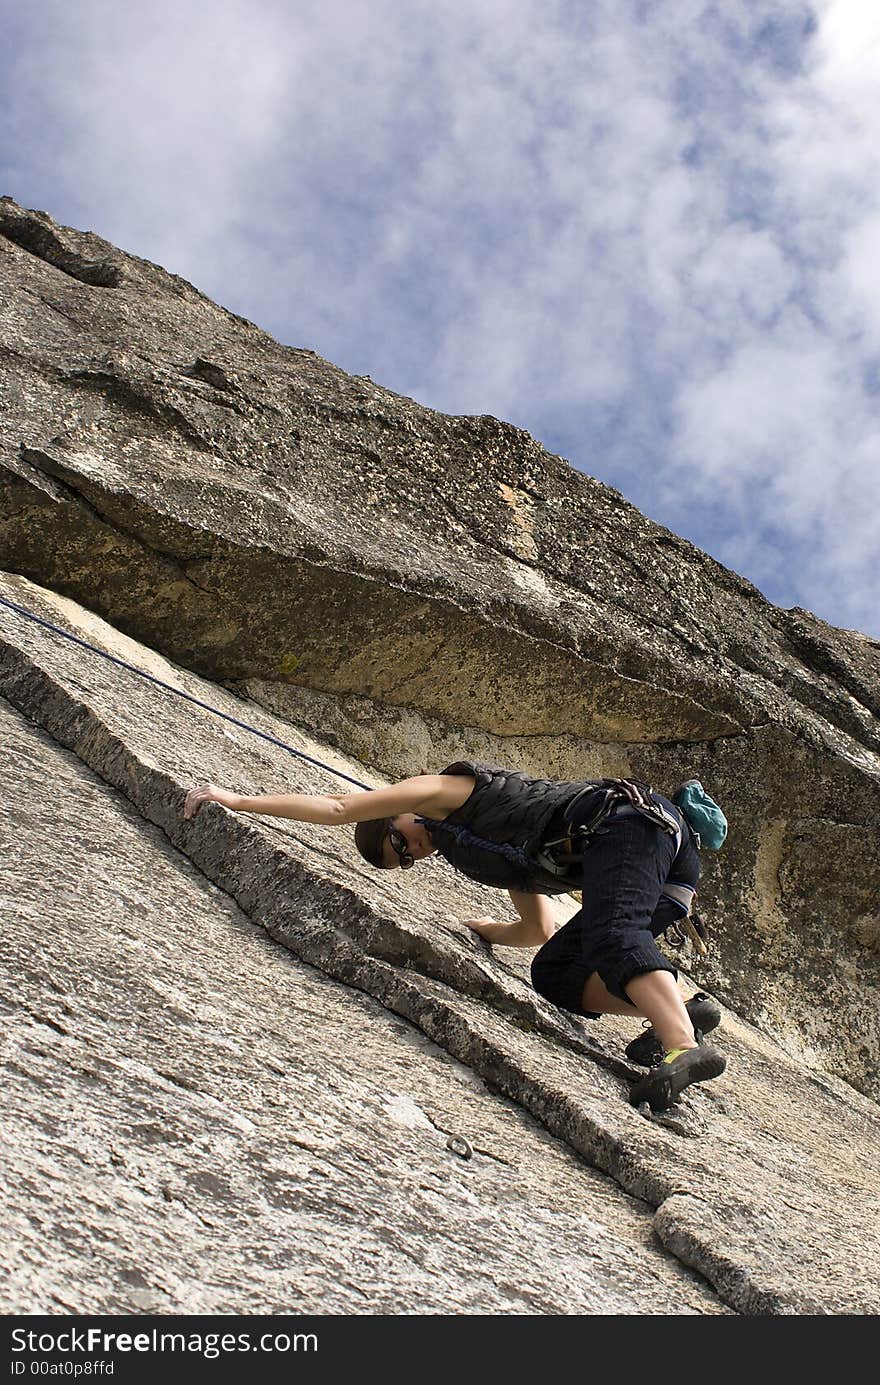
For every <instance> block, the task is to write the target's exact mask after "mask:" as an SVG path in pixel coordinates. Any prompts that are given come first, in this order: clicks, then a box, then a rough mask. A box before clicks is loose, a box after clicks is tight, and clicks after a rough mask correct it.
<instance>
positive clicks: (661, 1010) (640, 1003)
mask: <svg viewBox="0 0 880 1385" xmlns="http://www.w3.org/2000/svg"><path fill="white" fill-rule="evenodd" d="M624 990H625V991H626V993H627V995H628V996H629V997H630V999H631V1000H632V1002H633V1004H634V1005H635V1006H636V1008H637V1009H638V1010H641V1011H642V1013H643V1014H644V1015H647V1017H648V1019H649V1020H650V1021H651V1023H652V1024H653V1026H654V1028H655V1029H656V1031H657V1033H658V1035H659V1036H660V1042H661V1043H662V1045H663V1047H664V1048H665V1049H666V1051H667V1052H668V1051H669V1049H671V1048H696V1047H697V1040H696V1037H695V1035H694V1026H693V1025H692V1024H691V1021H690V1016H689V1015H688V1012H687V1010H686V1009H685V1008H684V1001H683V1000H682V998H681V991H680V990H679V989H678V985H677V983H676V980H675V977H674V976H673V975H672V972H671V971H644V972H641V973H640V975H639V976H634V977H633V978H632V980H631V981H628V982H627V984H626V986H625V987H624Z"/></svg>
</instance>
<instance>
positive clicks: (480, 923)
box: [463, 890, 556, 947]
mask: <svg viewBox="0 0 880 1385" xmlns="http://www.w3.org/2000/svg"><path fill="white" fill-rule="evenodd" d="M509 894H510V898H511V901H512V903H513V907H514V909H515V910H516V912H517V913H518V914H519V918H518V919H516V920H515V921H514V922H513V923H496V922H495V920H494V919H489V918H484V919H464V920H463V922H464V923H465V924H466V926H467V927H468V928H472V929H473V931H474V932H475V933H479V935H480V937H481V938H485V940H486V942H487V943H499V944H500V945H501V946H502V947H541V946H542V945H543V944H544V943H546V942H547V940H548V938H552V937H553V934H554V932H555V931H556V922H555V919H554V917H553V910H552V907H551V905H550V901H549V899H548V898H547V896H546V895H543V894H525V893H523V892H522V891H521V890H510V891H509Z"/></svg>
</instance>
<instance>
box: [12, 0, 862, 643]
mask: <svg viewBox="0 0 880 1385" xmlns="http://www.w3.org/2000/svg"><path fill="white" fill-rule="evenodd" d="M21 13H22V18H21V19H20V20H19V27H20V28H21V29H23V30H24V32H25V34H26V35H29V38H26V41H25V42H24V43H23V44H22V45H21V52H20V55H19V61H18V64H17V66H16V67H15V68H14V69H13V70H12V71H10V73H9V74H8V80H7V82H6V91H7V102H8V105H9V107H10V108H11V110H12V111H13V121H12V124H11V126H10V128H11V130H12V131H13V133H14V134H15V136H16V138H18V139H19V140H20V141H21V144H22V149H23V155H22V157H21V158H20V159H19V161H18V164H17V166H14V167H13V168H12V182H13V185H12V186H10V187H9V188H8V190H9V191H10V192H12V193H13V195H20V194H21V200H28V197H29V196H31V193H30V191H29V190H30V189H32V190H33V199H32V201H33V203H35V204H36V205H44V206H46V207H47V209H48V210H50V211H52V212H53V214H55V215H58V216H61V217H62V219H68V220H70V221H72V222H73V223H74V224H78V225H86V226H89V227H90V228H92V229H95V230H98V231H100V232H101V233H102V234H104V235H107V236H108V237H109V238H111V239H113V240H115V241H116V242H117V243H119V244H121V245H123V246H125V247H126V248H128V249H131V250H134V251H135V252H136V253H140V254H144V255H147V256H148V257H149V258H151V259H155V260H158V261H160V262H162V263H164V264H166V265H167V266H168V267H169V268H171V269H173V270H174V271H175V272H177V273H180V274H183V275H185V276H186V277H188V278H191V279H192V280H194V281H195V282H196V283H197V284H198V285H199V287H201V288H203V289H204V290H205V291H206V292H209V293H211V294H212V295H213V296H215V297H217V298H218V299H219V300H220V301H221V302H224V303H227V304H228V305H229V306H232V307H234V308H235V309H236V311H239V312H244V313H246V315H247V316H249V317H251V318H253V319H255V320H257V321H259V322H261V324H262V325H265V326H267V327H268V328H269V329H270V330H272V331H274V332H275V333H276V335H278V336H280V337H281V338H282V339H283V340H287V341H290V342H292V343H293V344H295V345H307V346H313V347H315V348H316V349H318V350H319V351H321V352H322V353H323V354H325V355H327V356H329V357H330V358H331V359H334V360H336V361H338V362H339V363H340V364H342V365H344V366H346V367H347V368H349V369H352V370H357V371H362V372H368V373H370V374H371V375H372V376H373V377H374V378H375V379H378V380H380V381H382V382H383V383H385V384H388V385H389V386H390V387H392V388H394V389H396V390H399V391H401V392H404V393H411V394H414V395H415V396H416V397H417V398H419V399H421V400H422V401H423V402H425V403H427V404H431V405H433V406H434V407H439V408H444V409H447V410H449V411H454V412H477V413H487V412H488V413H495V414H497V415H499V416H501V417H506V418H510V419H511V420H512V421H514V422H516V423H518V424H519V425H521V426H523V427H527V428H529V430H530V431H531V432H533V433H534V434H535V435H536V436H538V437H542V438H545V439H552V440H553V445H554V446H555V447H556V448H558V450H561V451H563V452H564V453H565V455H568V456H569V457H571V458H572V460H574V461H575V462H576V463H577V464H580V465H584V466H585V467H586V468H587V469H588V470H591V471H593V472H594V473H595V474H598V475H600V476H601V477H602V478H603V479H606V480H608V481H610V482H611V483H612V484H614V485H617V486H619V487H620V488H621V489H623V490H624V492H625V493H627V494H629V495H630V496H631V498H633V499H634V500H636V502H637V503H640V504H641V505H642V506H643V508H645V509H647V510H648V511H649V513H653V514H654V515H656V517H658V518H660V519H662V520H663V521H664V522H666V523H670V524H671V525H672V527H676V528H678V529H679V530H680V531H682V532H685V533H687V534H688V536H689V537H692V538H694V539H695V541H697V542H699V543H701V544H702V545H703V546H705V547H709V548H710V550H711V551H713V552H715V553H716V554H717V555H718V556H719V557H721V558H722V560H725V561H731V555H732V556H733V558H734V559H735V561H734V562H733V564H732V565H734V566H740V568H741V570H743V569H742V564H744V563H745V562H746V559H747V560H748V570H747V571H745V572H744V575H746V576H749V577H751V578H752V580H754V581H756V582H757V583H758V584H759V585H762V586H765V587H766V588H767V589H768V591H769V593H770V594H771V596H775V597H776V598H777V599H783V600H796V601H798V602H799V603H800V604H803V605H808V606H813V607H814V608H818V609H819V610H820V613H823V614H825V615H826V617H827V618H830V619H833V620H836V621H839V622H840V623H851V624H858V623H862V624H868V625H870V624H871V623H872V622H873V626H872V628H875V629H876V621H877V616H876V606H877V597H878V590H877V582H878V579H877V576H876V570H875V569H876V568H877V567H878V564H877V562H876V553H877V540H878V532H877V519H876V516H877V514H878V509H880V507H878V503H877V502H878V499H880V496H878V484H880V483H878V442H877V439H878V407H877V395H876V393H873V392H872V389H871V384H872V381H874V380H876V379H877V376H878V371H877V361H876V357H877V355H878V353H880V268H878V264H880V256H878V255H877V253H876V250H875V247H876V245H877V236H878V233H880V106H878V104H877V102H876V96H875V93H876V90H877V80H878V76H880V73H878V67H880V12H878V11H877V10H876V9H875V7H872V6H866V5H864V4H863V3H861V2H860V0H821V3H819V4H817V5H814V6H812V7H811V6H809V5H808V4H807V3H806V2H805V0H804V2H803V3H796V2H795V3H793V0H726V2H725V4H724V6H723V7H719V6H717V4H711V3H709V0H679V3H677V4H676V5H675V6H674V7H668V6H646V5H643V4H641V3H640V0H616V3H611V0H605V2H604V3H595V4H592V5H590V6H583V5H579V4H575V3H573V0H572V2H571V3H564V0H556V3H554V2H553V0H545V2H544V3H539V0H492V2H491V3H489V2H488V0H487V3H485V4H481V5H478V6H477V5H473V4H471V3H469V0H439V2H438V3H433V4H428V3H427V0H421V2H420V3H411V4H407V5H401V4H400V3H399V0H372V3H370V4H369V5H367V4H364V3H359V2H358V0H323V3H320V4H319V3H318V0H299V2H298V3H297V4H296V5H291V4H288V3H285V0H275V2H274V3H270V0H262V3H260V0H256V2H255V0H214V3H210V4H209V3H208V2H207V0H203V2H202V3H195V0H191V3H185V2H184V3H171V0H143V3H142V4H141V5H140V6H138V7H134V6H121V5H114V4H109V3H105V2H104V0H79V3H78V4H77V5H75V6H70V5H68V4H67V3H61V0H51V3H50V2H49V0H46V2H45V3H42V4H40V3H39V0H37V3H36V4H34V5H33V6H31V7H28V8H27V9H25V10H23V11H22V12H21ZM811 18H812V19H813V25H812V27H813V28H814V30H815V31H814V32H812V33H811V32H810V24H811ZM34 113H38V114H36V115H35V114H34ZM872 372H873V373H872Z"/></svg>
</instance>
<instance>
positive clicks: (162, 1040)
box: [0, 577, 880, 1314]
mask: <svg viewBox="0 0 880 1385" xmlns="http://www.w3.org/2000/svg"><path fill="white" fill-rule="evenodd" d="M0 597H2V600H3V602H12V603H14V605H15V606H19V607H21V608H23V609H27V610H28V611H30V612H31V613H32V614H33V615H34V616H36V617H38V618H39V619H40V620H42V621H44V622H46V623H47V624H48V625H51V626H53V627H55V628H56V629H57V630H63V631H66V632H68V633H69V634H71V635H73V636H75V637H76V639H77V640H81V641H85V642H87V644H89V645H91V646H94V648H95V649H100V650H103V651H105V652H106V653H108V654H110V655H111V656H113V658H114V659H117V660H119V659H121V660H123V661H124V662H125V663H126V664H128V665H130V666H131V667H130V668H129V667H124V666H123V665H121V664H120V663H116V662H110V661H109V660H107V659H105V658H103V657H102V656H101V655H100V654H96V653H94V652H92V650H90V649H88V648H84V647H83V645H82V644H80V643H74V642H72V641H70V640H68V639H65V638H64V637H63V636H62V635H60V634H58V633H56V630H55V629H48V628H47V624H43V625H39V624H37V623H36V622H35V621H34V620H33V619H31V618H28V617H23V616H21V615H19V614H17V613H16V612H15V611H12V610H11V609H10V607H9V606H8V605H5V604H0V697H2V698H3V699H5V704H0V705H4V706H5V710H3V711H2V713H0V714H2V721H3V730H2V745H3V748H4V760H5V768H4V773H3V776H2V779H0V784H2V785H3V787H4V790H5V791H6V794H7V797H8V802H6V803H5V804H4V811H3V814H2V817H0V822H2V823H3V830H4V834H5V841H4V849H3V852H2V855H0V893H2V896H3V913H4V919H6V920H8V922H7V924H6V927H5V929H4V945H3V953H2V956H3V971H2V982H0V985H2V991H0V998H2V1004H3V1007H4V1012H5V1015H6V1021H5V1023H4V1032H5V1034H6V1047H5V1055H6V1063H7V1071H6V1074H5V1077H4V1123H3V1130H2V1135H0V1141H2V1143H3V1144H4V1161H3V1162H4V1166H5V1167H6V1168H7V1169H8V1170H10V1174H9V1188H8V1190H7V1192H8V1197H7V1206H8V1207H9V1209H10V1220H9V1225H10V1227H11V1229H12V1234H11V1235H10V1236H9V1237H8V1238H7V1240H6V1241H5V1242H4V1246H3V1248H2V1251H0V1263H3V1265H4V1269H7V1270H8V1276H9V1287H8V1288H7V1289H6V1290H5V1291H4V1294H5V1298H4V1299H3V1305H4V1307H5V1308H6V1309H7V1310H8V1311H37V1310H43V1311H59V1310H60V1311H64V1310H65V1309H66V1310H68V1311H89V1312H123V1311H130V1312H149V1313H161V1312H170V1311H193V1312H195V1311H203V1312H237V1311H241V1312H270V1311H296V1312H319V1313H321V1312H345V1313H353V1312H362V1313H388V1312H392V1313H393V1312H452V1313H456V1312H470V1313H489V1312H493V1313H496V1312H507V1313H566V1312H571V1311H575V1312H580V1313H651V1312H662V1313H681V1312H683V1313H706V1312H708V1313H714V1312H721V1311H726V1310H727V1309H733V1310H734V1311H737V1312H740V1313H748V1314H754V1313H761V1314H764V1313H770V1314H780V1313H781V1314H803V1313H822V1314H827V1313H832V1314H838V1313H858V1314H867V1313H874V1312H876V1311H877V1307H878V1305H880V1195H878V1192H877V1181H876V1175H875V1170H876V1167H877V1162H878V1155H880V1111H878V1108H877V1106H876V1105H875V1104H874V1103H873V1102H871V1101H870V1100H868V1099H867V1098H866V1097H864V1096H862V1095H860V1094H859V1093H858V1092H856V1091H854V1090H853V1089H852V1088H851V1087H850V1086H848V1085H847V1084H846V1083H844V1082H841V1081H839V1080H838V1079H835V1078H833V1077H823V1076H821V1075H819V1074H818V1073H816V1072H815V1071H812V1070H810V1069H808V1068H804V1066H803V1065H802V1064H801V1063H799V1062H798V1061H797V1060H796V1059H794V1058H792V1057H791V1056H790V1055H789V1054H787V1053H786V1052H785V1051H784V1050H783V1049H781V1048H780V1047H779V1046H778V1045H777V1044H775V1043H773V1042H772V1041H771V1040H770V1039H768V1038H767V1037H766V1036H765V1035H762V1034H761V1033H760V1032H759V1031H758V1030H756V1029H754V1028H753V1027H751V1026H750V1025H747V1024H745V1023H743V1022H742V1021H741V1020H739V1019H738V1018H737V1017H736V1015H734V1014H733V1013H732V1012H730V1011H725V1014H724V1021H723V1024H722V1027H721V1029H720V1030H719V1031H718V1038H717V1042H718V1043H719V1045H721V1046H722V1047H723V1048H724V1049H725V1051H726V1052H727V1053H728V1056H729V1060H730V1066H729V1069H728V1071H727V1073H725V1074H724V1076H723V1077H722V1078H720V1079H718V1080H717V1081H715V1082H713V1083H711V1084H707V1085H706V1086H705V1087H701V1088H692V1089H690V1091H689V1092H688V1093H686V1094H685V1097H684V1098H683V1099H682V1101H681V1103H680V1104H679V1106H678V1107H677V1108H675V1110H674V1112H672V1113H670V1114H669V1115H668V1116H667V1117H664V1118H662V1119H661V1118H658V1119H654V1120H649V1119H646V1118H645V1116H643V1115H642V1114H640V1112H639V1111H637V1110H635V1109H633V1108H632V1107H631V1106H630V1105H629V1104H628V1102H627V1100H626V1096H627V1086H628V1083H629V1082H631V1081H632V1080H633V1079H634V1078H635V1076H636V1075H637V1073H636V1071H635V1070H634V1069H632V1068H631V1067H630V1066H629V1065H628V1063H627V1062H626V1059H625V1057H624V1053H623V1050H624V1047H625V1045H626V1043H627V1042H628V1040H629V1039H630V1038H631V1037H632V1035H633V1033H634V1032H637V1031H638V1024H637V1022H636V1021H633V1020H625V1019H614V1018H611V1017H607V1018H606V1019H604V1020H602V1021H601V1022H599V1023H596V1024H593V1025H590V1024H588V1023H587V1022H585V1021H584V1022H580V1021H578V1020H576V1019H574V1018H573V1017H570V1016H567V1015H565V1014H564V1013H563V1012H561V1011H558V1010H556V1009H555V1007H553V1006H551V1005H549V1004H547V1003H546V1002H545V1001H543V1000H542V999H541V998H540V997H539V996H537V995H536V993H535V992H534V991H533V990H532V988H531V986H530V985H529V983H528V971H527V967H528V961H529V956H530V954H529V953H528V952H523V951H520V950H509V949H500V948H499V949H496V950H494V952H493V951H491V950H489V949H486V948H485V947H484V946H482V945H481V944H479V943H477V942H476V940H475V939H474V938H473V935H471V934H470V933H469V932H468V930H467V929H466V928H465V927H464V926H463V925H462V924H461V922H460V920H461V919H462V918H466V917H473V916H474V915H475V914H478V913H484V912H486V911H487V910H489V909H492V910H493V911H496V912H497V910H498V905H499V896H498V895H497V893H496V892H494V891H491V890H487V889H483V888H482V887H479V886H476V885H472V884H470V883H469V882H468V881H466V880H462V879H461V877H458V876H455V875H454V873H453V872H452V871H451V870H449V869H448V868H447V867H446V866H445V864H444V863H442V862H441V861H439V860H430V861H426V862H424V863H422V864H421V865H420V866H419V868H418V870H414V871H412V872H410V873H409V874H408V875H400V874H399V873H395V874H394V875H392V876H385V875H384V874H381V873H377V872H374V871H371V870H370V869H369V868H368V867H366V865H365V863H364V862H363V861H362V859H361V858H360V856H359V855H358V854H357V852H356V850H355V847H354V842H353V832H352V830H351V829H350V828H349V829H332V828H322V827H317V826H312V825H309V824H304V823H294V822H290V821H284V820H282V819H266V818H258V817H248V816H246V815H235V814H231V813H227V812H226V811H225V810H224V809H222V808H220V807H218V806H217V805H210V806H209V807H208V808H206V809H204V810H203V811H202V812H201V813H200V814H199V815H198V817H197V818H195V819H194V820H192V821H191V822H185V821H184V820H183V818H182V816H181V809H182V803H183V798H184V792H185V789H186V787H187V786H188V785H189V784H190V783H191V782H192V781H193V779H194V778H200V777H202V776H206V777H210V778H214V779H217V780H220V781H228V782H236V783H239V784H241V786H242V788H243V789H244V790H250V791H256V790H258V789H265V790H267V791H276V790H283V789H284V788H286V787H290V785H291V782H292V781H293V782H295V783H296V784H297V785H298V786H299V787H301V788H304V789H307V790H314V791H321V790H324V791H327V790H328V789H329V790H331V791H335V790H336V788H337V784H338V781H335V780H334V779H333V777H332V776H331V775H330V774H328V772H327V771H326V770H322V769H319V768H317V767H315V766H314V765H311V764H309V763H305V762H303V761H302V760H300V759H299V758H297V756H296V755H291V754H290V753H289V752H288V751H286V750H285V749H283V748H281V747H279V746H276V745H274V744H272V743H270V742H268V741H266V740H264V739H262V738H261V737H259V736H256V735H254V734H253V732H252V731H250V730H246V729H244V728H243V727H240V726H237V725H234V724H233V723H231V722H229V721H227V720H224V719H223V718H222V717H220V716H217V715H216V714H214V713H211V712H208V711H205V710H204V709H203V708H201V707H199V706H198V705H196V703H195V702H193V701H192V700H190V699H193V698H195V699H198V700H199V701H200V702H205V703H207V704H209V705H210V706H212V707H214V708H215V709H216V710H217V712H219V713H224V714H226V716H231V717H234V718H236V719H237V720H238V721H243V722H246V723H248V724H249V725H250V726H252V727H253V728H254V730H255V731H258V732H263V733H264V734H271V735H275V736H277V737H278V738H279V739H282V740H285V741H286V743H287V744H288V745H289V746H290V747H291V748H292V749H293V750H294V751H296V752H299V754H307V755H310V756H312V758H317V759H318V760H321V761H323V762H324V763H325V764H329V765H331V766H332V768H333V770H334V771H340V772H342V773H343V774H351V775H357V774H358V773H359V772H360V773H361V774H363V772H364V771H363V769H362V767H361V766H359V765H358V763H357V762H354V761H350V760H347V759H346V758H345V757H343V756H342V755H340V754H339V753H338V752H334V751H333V750H332V748H328V747H326V746H325V745H322V744H321V743H320V742H315V741H313V740H312V739H310V738H309V737H307V736H306V735H305V734H304V733H302V732H297V731H296V730H293V729H291V728H289V727H286V726H285V725H284V724H282V723H280V722H278V721H277V720H276V719H275V718H273V717H272V716H271V714H269V713H267V712H265V711H262V710H261V709H260V708H259V707H258V706H256V705H255V704H253V703H251V704H247V703H242V702H241V700H240V699H238V698H236V697H235V696H234V695H233V694H231V693H229V692H227V691H224V690H223V689H221V688H218V687H215V686H211V685H209V684H206V683H204V682H203V681H202V680H201V679H199V678H198V677H197V676H196V675H194V674H192V673H191V672H189V671H188V670H184V669H181V668H180V667H177V666H174V665H172V664H170V663H167V662H166V661H165V660H164V659H163V658H162V657H161V656H159V655H157V654H156V653H155V652H154V651H150V650H147V649H144V648H142V647H140V646H138V645H137V644H135V642H133V641H132V640H130V639H129V638H128V637H126V636H123V635H121V634H120V633H119V632H117V631H115V630H113V629H112V628H111V627H109V626H108V625H106V624H105V623H104V622H103V621H102V620H100V619H99V618H97V617H95V616H94V615H93V614H91V613H89V612H86V611H84V610H82V609H81V608H79V607H77V606H76V605H75V604H74V603H72V602H70V601H69V600H67V599H65V598H62V597H59V596H58V595H57V594H54V593H50V592H47V591H45V590H43V589H40V588H37V587H34V586H33V585H31V584H30V583H28V582H27V581H26V580H24V579H22V578H19V577H5V578H3V579H2V580H0ZM135 669H137V670H140V671H141V672H142V673H145V674H148V675H149V676H150V677H149V679H144V678H142V677H140V676H139V674H138V673H136V672H134V671H133V670H135ZM152 680H158V681H152ZM178 694H183V695H184V696H179V695H178ZM50 738H51V739H50ZM96 776H97V777H96ZM101 781H103V782H101ZM208 882H211V883H208ZM267 934H268V935H269V936H268V937H267V936H266V935H267ZM270 940H274V941H270ZM278 944H280V945H281V946H280V947H279V946H278ZM304 964H308V965H304ZM484 1084H485V1085H484ZM535 1122H537V1123H538V1125H540V1126H541V1127H543V1131H542V1130H541V1129H539V1128H538V1125H536V1124H535ZM450 1140H452V1145H451V1146H450V1144H449V1141H450ZM462 1140H463V1141H465V1142H466V1144H464V1145H462V1144H461V1143H460V1142H461V1141H462ZM456 1151H458V1152H456ZM468 1154H470V1158H468V1157H467V1155H468ZM575 1156H579V1157H575ZM586 1165H590V1166H592V1170H598V1171H599V1172H600V1173H601V1174H603V1175H606V1176H607V1177H604V1178H603V1177H600V1176H599V1173H596V1172H592V1171H591V1169H590V1168H587V1167H586ZM609 1180H611V1181H609ZM613 1184H616V1185H618V1188H617V1189H615V1188H614V1186H613ZM621 1190H622V1191H621ZM624 1193H625V1194H627V1195H628V1196H627V1197H624V1196H623V1194H624ZM633 1198H635V1199H639V1200H641V1202H640V1204H637V1203H634V1202H633V1201H632V1199H633ZM843 1209H845V1210H843ZM664 1252H666V1253H664ZM670 1256H672V1257H674V1258H675V1260H677V1261H679V1262H680V1264H681V1266H683V1267H686V1268H687V1269H689V1270H691V1271H696V1272H698V1273H699V1274H700V1275H701V1276H702V1277H703V1279H704V1280H705V1282H706V1284H707V1285H709V1286H711V1291H710V1290H709V1289H707V1288H706V1287H705V1286H703V1287H701V1285H700V1284H699V1282H698V1281H696V1280H695V1279H693V1278H689V1277H688V1276H687V1275H686V1274H685V1273H684V1269H677V1268H676V1266H675V1264H674V1263H673V1261H672V1260H670V1258H669V1257H670ZM242 1266H246V1269H247V1273H246V1274H243V1273H242Z"/></svg>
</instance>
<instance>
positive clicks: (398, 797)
mask: <svg viewBox="0 0 880 1385" xmlns="http://www.w3.org/2000/svg"><path fill="white" fill-rule="evenodd" d="M473 785H474V781H473V779H472V778H470V777H469V776H466V775H444V774H416V775H414V776H413V777H412V778H411V779H402V780H401V781H400V783H398V784H391V785H389V786H388V788H385V789H369V790H367V791H366V792H364V793H345V794H310V793H290V794H258V795H256V796H254V797H248V796H247V795H246V794H237V793H232V792H231V790H229V789H222V788H220V787H219V786H218V785H217V784H200V785H199V786H198V788H195V789H190V791H189V793H188V794H187V796H186V802H185V804H184V809H183V816H184V817H185V818H191V817H195V815H196V813H197V812H198V811H199V808H200V807H201V806H202V804H203V803H222V805H223V807H224V808H230V809H232V811H233V812H235V813H267V814H269V816H271V817H276V818H293V819H294V820H295V821H297V822H318V823H323V824H324V825H325V826H328V827H329V826H335V825H338V824H340V823H346V822H370V821H372V820H373V819H374V818H393V817H396V816H397V814H398V813H424V815H425V816H426V817H445V816H446V815H447V813H450V812H452V811H453V810H454V809H455V808H457V807H460V806H461V804H462V803H463V802H464V801H465V799H466V798H467V796H468V794H469V793H470V792H471V790H472V789H473Z"/></svg>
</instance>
